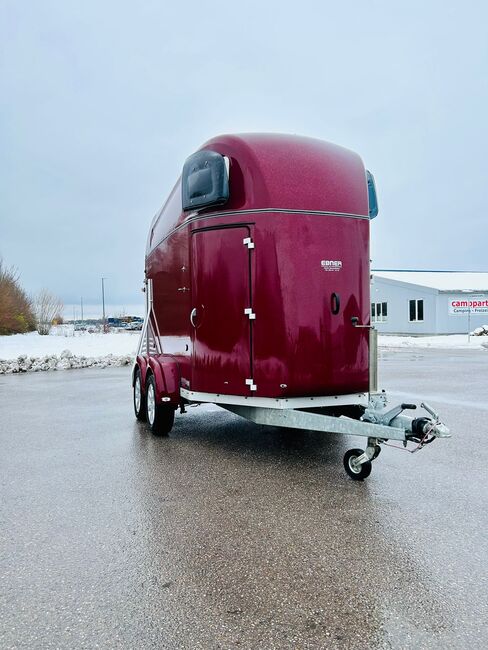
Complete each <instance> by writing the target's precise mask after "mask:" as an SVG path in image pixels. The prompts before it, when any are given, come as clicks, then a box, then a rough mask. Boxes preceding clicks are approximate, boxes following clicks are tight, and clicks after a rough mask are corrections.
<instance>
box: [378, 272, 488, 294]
mask: <svg viewBox="0 0 488 650" xmlns="http://www.w3.org/2000/svg"><path fill="white" fill-rule="evenodd" d="M372 273H373V275H374V276H376V277H378V278H385V279H387V280H396V281H397V282H406V283H408V284H416V285H419V286H421V287H429V288H430V289H437V290H439V291H486V292H488V273H482V272H479V273H478V272H468V271H466V272H465V271H382V270H378V271H375V270H373V271H372Z"/></svg>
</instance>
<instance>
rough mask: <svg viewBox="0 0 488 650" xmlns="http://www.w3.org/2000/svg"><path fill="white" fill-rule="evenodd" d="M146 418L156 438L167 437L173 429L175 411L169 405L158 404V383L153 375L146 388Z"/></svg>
mask: <svg viewBox="0 0 488 650" xmlns="http://www.w3.org/2000/svg"><path fill="white" fill-rule="evenodd" d="M146 416H147V423H148V424H149V428H150V429H151V431H152V433H153V434H154V435H155V436H161V437H162V436H167V435H168V434H169V432H170V431H171V429H172V428H173V423H174V421H175V410H174V408H173V407H172V406H169V405H167V404H157V403H156V382H155V381H154V377H153V376H152V375H151V376H150V377H149V379H148V380H147V386H146Z"/></svg>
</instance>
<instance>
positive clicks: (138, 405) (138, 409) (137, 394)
mask: <svg viewBox="0 0 488 650" xmlns="http://www.w3.org/2000/svg"><path fill="white" fill-rule="evenodd" d="M133 398H134V400H133V401H134V413H135V414H136V418H137V419H138V420H141V421H142V422H144V420H145V419H146V396H145V395H144V394H143V392H142V380H141V371H140V370H139V368H137V369H136V372H135V375H134V386H133Z"/></svg>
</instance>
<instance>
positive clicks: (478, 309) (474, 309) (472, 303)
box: [449, 295, 488, 315]
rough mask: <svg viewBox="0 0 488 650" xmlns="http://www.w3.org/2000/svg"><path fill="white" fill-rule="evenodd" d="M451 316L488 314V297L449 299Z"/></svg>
mask: <svg viewBox="0 0 488 650" xmlns="http://www.w3.org/2000/svg"><path fill="white" fill-rule="evenodd" d="M449 313H450V314H468V313H470V314H473V315H476V314H488V295H483V296H470V297H469V298H468V297H467V296H457V297H454V298H449Z"/></svg>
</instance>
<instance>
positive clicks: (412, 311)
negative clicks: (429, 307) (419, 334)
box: [408, 300, 424, 323]
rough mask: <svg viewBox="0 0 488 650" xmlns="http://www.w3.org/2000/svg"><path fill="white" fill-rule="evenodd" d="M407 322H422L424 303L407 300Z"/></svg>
mask: <svg viewBox="0 0 488 650" xmlns="http://www.w3.org/2000/svg"><path fill="white" fill-rule="evenodd" d="M408 313H409V321H410V322H411V323H415V322H417V321H423V320H424V301H423V300H409V301H408Z"/></svg>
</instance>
